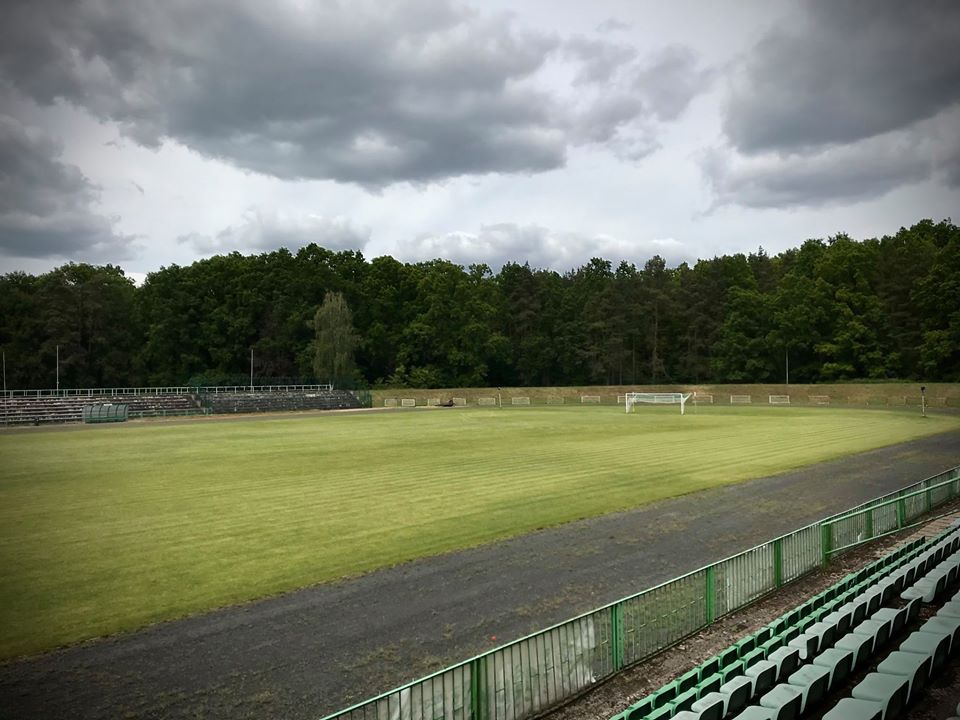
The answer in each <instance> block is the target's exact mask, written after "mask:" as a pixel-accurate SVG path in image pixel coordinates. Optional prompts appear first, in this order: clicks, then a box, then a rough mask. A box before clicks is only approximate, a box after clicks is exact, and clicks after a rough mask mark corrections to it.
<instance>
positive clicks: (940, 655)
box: [900, 632, 950, 674]
mask: <svg viewBox="0 0 960 720" xmlns="http://www.w3.org/2000/svg"><path fill="white" fill-rule="evenodd" d="M900 650H901V651H902V652H912V653H917V654H919V655H925V656H926V657H929V658H930V661H931V663H932V664H931V666H930V673H931V674H935V673H938V672H940V669H941V668H942V667H943V666H944V665H945V664H946V662H947V655H948V654H949V651H950V635H949V633H932V632H915V633H912V634H911V635H910V637H908V638H907V639H906V640H904V641H903V642H902V643H900Z"/></svg>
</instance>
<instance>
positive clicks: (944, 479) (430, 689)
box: [323, 466, 960, 720]
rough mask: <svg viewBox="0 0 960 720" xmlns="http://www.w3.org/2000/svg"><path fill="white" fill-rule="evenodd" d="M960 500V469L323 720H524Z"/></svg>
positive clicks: (929, 479)
mask: <svg viewBox="0 0 960 720" xmlns="http://www.w3.org/2000/svg"><path fill="white" fill-rule="evenodd" d="M956 497H960V466H958V467H954V468H952V469H950V470H947V471H945V472H942V473H940V474H939V475H935V476H933V477H930V478H927V479H926V480H922V481H920V482H918V483H914V484H913V485H910V486H908V487H906V488H903V489H902V490H899V491H897V492H893V493H890V494H888V495H884V496H882V497H879V498H876V499H875V500H871V501H870V502H867V503H864V504H862V505H859V506H857V507H855V508H852V509H850V510H846V511H844V512H842V513H839V514H837V515H833V516H831V517H828V518H824V519H823V520H820V521H819V522H815V523H813V524H811V525H807V526H806V527H803V528H800V529H799V530H795V531H794V532H791V533H788V534H787V535H783V536H781V537H778V538H776V539H774V540H770V541H769V542H766V543H764V544H762V545H758V546H756V547H753V548H750V549H749V550H746V551H744V552H741V553H739V554H737V555H734V556H732V557H729V558H727V559H725V560H721V561H720V562H717V563H714V564H712V565H708V566H707V567H703V568H700V569H699V570H694V571H693V572H690V573H687V574H686V575H683V576H681V577H678V578H675V579H673V580H670V581H668V582H665V583H663V584H661V585H657V586H656V587H652V588H650V589H648V590H644V591H643V592H640V593H637V594H636V595H631V596H630V597H626V598H623V599H622V600H618V601H616V602H614V603H611V604H609V605H605V606H603V607H600V608H597V609H596V610H593V611H591V612H588V613H585V614H583V615H580V616H578V617H575V618H573V619H571V620H567V621H566V622H562V623H560V624H558V625H554V626H553V627H549V628H547V629H546V630H542V631H540V632H538V633H534V634H533V635H528V636H527V637H524V638H521V639H519V640H516V641H515V642H512V643H510V644H508V645H503V646H501V647H499V648H496V649H494V650H490V651H488V652H486V653H483V654H482V655H478V656H476V657H474V658H471V659H469V660H466V661H464V662H461V663H458V664H456V665H453V666H451V667H448V668H446V669H445V670H441V671H439V672H437V673H434V674H433V675H429V676H427V677H425V678H422V679H420V680H416V681H414V682H411V683H409V684H407V685H404V686H402V687H399V688H396V689H395V690H391V691H390V692H387V693H384V694H382V695H379V696H377V697H375V698H371V699H369V700H366V701H364V702H361V703H358V704H356V705H354V706H352V707H349V708H347V709H345V710H341V711H340V712H337V713H334V714H332V715H328V716H327V717H326V718H324V719H323V720H524V719H525V718H531V717H534V716H536V715H539V714H540V713H543V712H544V711H546V710H548V709H549V708H551V707H554V706H557V705H559V704H561V703H563V702H565V701H567V700H570V699H571V698H573V697H575V696H577V695H579V694H580V693H582V692H583V691H585V690H586V689H588V688H589V687H590V686H592V685H594V684H595V683H597V682H598V681H601V680H605V679H607V678H609V677H610V676H612V675H614V674H615V673H617V672H619V671H620V670H622V669H623V668H626V667H628V666H630V665H633V664H635V663H638V662H641V661H643V660H645V659H647V658H649V657H651V656H652V655H654V654H656V653H658V652H660V651H661V650H664V649H666V648H668V647H670V646H671V645H674V644H676V643H678V642H679V641H681V640H683V639H684V638H685V637H687V636H689V635H692V634H694V633H696V632H698V631H699V630H702V629H703V628H704V627H706V626H707V625H710V624H711V623H712V622H713V621H714V620H716V619H717V618H719V617H722V616H723V615H726V614H728V613H731V612H734V611H735V610H739V609H740V608H743V607H745V606H746V605H749V604H750V603H752V602H754V601H756V600H757V599H759V598H760V597H762V596H763V595H766V594H767V593H769V592H771V591H773V590H776V589H777V588H779V587H780V586H781V585H783V584H785V583H788V582H790V581H792V580H796V579H797V578H799V577H801V576H803V575H805V574H807V573H809V572H811V571H813V570H815V569H817V568H818V567H821V566H822V565H824V564H825V563H826V562H827V561H828V560H829V558H830V557H831V556H833V555H835V554H836V553H839V552H842V551H843V550H845V549H848V548H851V547H853V546H855V545H858V544H860V543H862V542H867V541H868V540H870V539H874V538H877V537H880V536H881V535H885V534H888V533H891V532H895V531H896V530H898V529H902V528H906V527H909V526H910V525H911V523H913V522H915V521H916V520H917V519H918V518H919V517H920V516H921V515H923V514H925V513H928V512H929V511H931V510H933V509H935V508H936V507H938V506H939V505H942V504H943V503H945V502H947V501H949V500H952V499H954V498H956Z"/></svg>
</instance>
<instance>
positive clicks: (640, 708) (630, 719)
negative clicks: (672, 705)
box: [624, 694, 656, 720]
mask: <svg viewBox="0 0 960 720" xmlns="http://www.w3.org/2000/svg"><path fill="white" fill-rule="evenodd" d="M655 699H656V694H653V695H647V697H645V698H644V699H643V700H640V701H639V702H635V703H634V704H633V705H631V706H630V707H628V708H627V709H626V711H625V714H626V717H625V718H624V720H641V718H645V717H647V715H649V714H650V713H651V712H653V710H654V708H655V707H656V706H655V705H654V700H655Z"/></svg>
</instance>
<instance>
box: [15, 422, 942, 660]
mask: <svg viewBox="0 0 960 720" xmlns="http://www.w3.org/2000/svg"><path fill="white" fill-rule="evenodd" d="M957 428H960V418H958V417H955V416H942V415H941V416H932V417H928V418H926V419H923V418H921V417H919V416H918V415H917V414H916V413H909V414H908V413H904V412H892V411H881V410H873V411H863V410H843V409H814V408H809V409H800V408H769V407H761V408H700V409H698V410H696V411H695V412H691V413H688V414H687V416H686V417H682V418H681V417H680V415H679V413H678V411H677V409H676V408H646V409H644V410H643V411H641V412H638V413H636V414H634V415H630V416H627V415H625V414H624V413H623V412H622V410H617V409H615V408H610V407H606V408H604V407H573V408H523V409H520V408H518V409H504V410H502V411H501V410H495V409H491V410H485V409H482V410H481V409H469V410H422V411H413V412H402V411H398V412H387V413H354V414H343V415H326V416H312V417H286V418H269V419H263V420H260V419H257V420H251V421H229V420H228V421H219V420H206V421H197V422H192V423H183V424H172V423H171V424H166V423H155V424H149V423H142V424H129V425H125V426H99V427H90V428H71V429H57V430H27V431H17V432H5V433H0V458H2V463H0V657H12V656H16V655H21V654H29V653H34V652H38V651H43V650H46V649H49V648H52V647H54V646H57V645H61V644H67V643H72V642H76V641H80V640H83V639H86V638H90V637H94V636H98V635H106V634H111V633H115V632H118V631H122V630H129V629H133V628H136V627H140V626H143V625H145V624H148V623H151V622H155V621H159V620H165V619H171V618H175V617H180V616H183V615H187V614H191V613H196V612H199V611H203V610H207V609H210V608H214V607H218V606H222V605H226V604H231V603H236V602H241V601H245V600H250V599H254V598H258V597H264V596H268V595H271V594H275V593H279V592H283V591H286V590H291V589H294V588H297V587H302V586H304V585H309V584H313V583H316V582H322V581H325V580H330V579H333V578H337V577H341V576H344V575H351V574H356V573H360V572H364V571H368V570H371V569H374V568H378V567H383V566H386V565H390V564H393V563H397V562H401V561H403V560H408V559H411V558H417V557H422V556H425V555H431V554H436V553H440V552H444V551H449V550H454V549H457V548H463V547H468V546H472V545H477V544H480V543H485V542H489V541H491V540H495V539H498V538H503V537H508V536H512V535H517V534H521V533H524V532H528V531H531V530H534V529H537V528H540V527H544V526H548V525H555V524H559V523H563V522H567V521H571V520H575V519H578V518H583V517H588V516H594V515H599V514H603V513H608V512H611V511H616V510H622V509H626V508H631V507H635V506H637V505H640V504H643V503H647V502H650V501H652V500H656V499H659V498H664V497H668V496H674V495H679V494H683V493H689V492H693V491H696V490H701V489H704V488H708V487H712V486H715V485H720V484H724V483H732V482H737V481H742V480H745V479H749V478H754V477H758V476H763V475H767V474H772V473H776V472H780V471H784V470H788V469H791V468H795V467H799V466H802V465H806V464H810V463H815V462H819V461H823V460H828V459H831V458H835V457H839V456H842V455H846V454H849V453H854V452H859V451H863V450H867V449H870V448H874V447H880V446H883V445H888V444H891V443H895V442H900V441H905V440H910V439H914V438H917V437H920V436H923V435H928V434H931V433H935V432H942V431H947V430H952V429H957ZM918 479H919V478H918Z"/></svg>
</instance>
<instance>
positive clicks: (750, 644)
mask: <svg viewBox="0 0 960 720" xmlns="http://www.w3.org/2000/svg"><path fill="white" fill-rule="evenodd" d="M733 646H734V647H735V648H736V649H737V657H739V658H742V657H743V656H744V655H746V654H747V653H749V652H751V651H752V650H753V649H754V648H755V647H756V646H757V639H756V638H755V637H753V635H749V636H747V637H745V638H743V639H742V640H738V641H737V642H735V643H734V644H733Z"/></svg>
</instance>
